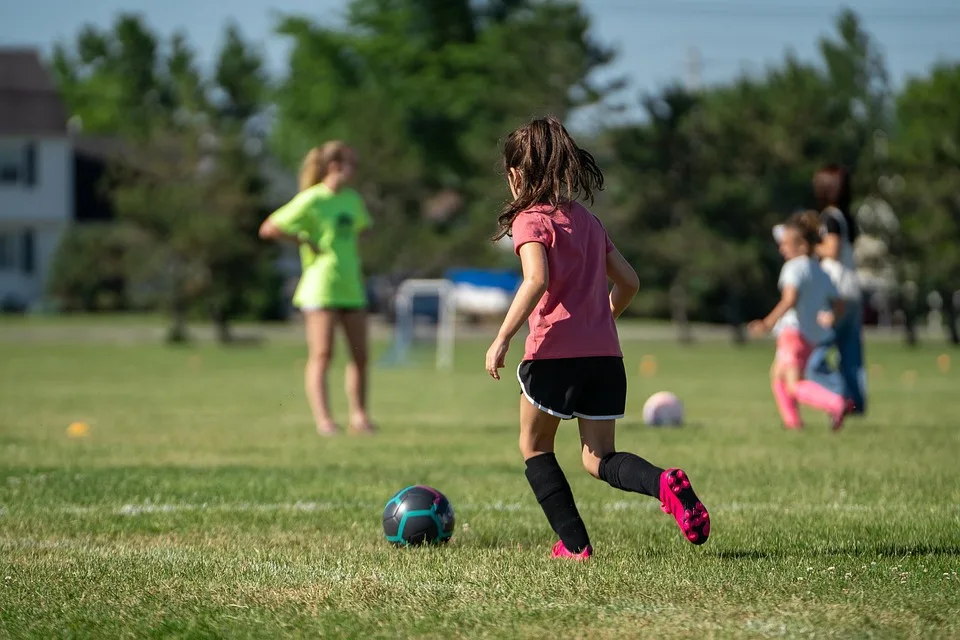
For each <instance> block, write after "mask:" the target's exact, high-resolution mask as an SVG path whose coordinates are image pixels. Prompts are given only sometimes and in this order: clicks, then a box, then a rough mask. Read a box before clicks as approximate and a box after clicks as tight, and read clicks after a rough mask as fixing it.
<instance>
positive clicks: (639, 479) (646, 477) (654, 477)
mask: <svg viewBox="0 0 960 640" xmlns="http://www.w3.org/2000/svg"><path fill="white" fill-rule="evenodd" d="M661 473H663V469H661V468H660V467H658V466H655V465H652V464H650V463H649V462H647V461H646V460H644V459H643V458H641V457H640V456H636V455H634V454H632V453H610V454H607V455H605V456H604V457H603V459H602V460H600V472H599V476H600V479H601V480H603V481H605V482H606V483H607V484H609V485H610V486H611V487H614V488H616V489H622V490H623V491H633V492H634V493H643V494H646V495H648V496H653V497H654V498H657V499H658V500H659V499H660V474H661Z"/></svg>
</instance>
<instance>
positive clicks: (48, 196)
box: [0, 49, 74, 307]
mask: <svg viewBox="0 0 960 640" xmlns="http://www.w3.org/2000/svg"><path fill="white" fill-rule="evenodd" d="M73 181H74V156H73V151H72V145H71V143H70V140H69V138H68V135H67V116H66V110H65V108H64V105H63V103H62V101H61V100H60V97H59V95H58V93H57V90H56V87H55V86H54V84H53V82H52V81H51V79H50V77H49V75H48V74H47V72H46V70H45V69H44V67H43V64H42V63H41V61H40V57H39V55H38V54H37V52H36V51H32V50H23V49H0V307H9V306H27V305H33V304H36V303H37V302H39V301H40V300H41V299H42V297H43V293H44V285H45V282H46V278H47V276H48V273H49V267H50V263H51V261H52V259H53V256H54V253H55V252H56V249H57V245H58V244H59V242H60V239H61V237H62V236H63V233H64V231H65V230H66V229H67V227H68V226H69V225H70V224H71V222H72V220H73V219H74V211H73V208H74V184H73Z"/></svg>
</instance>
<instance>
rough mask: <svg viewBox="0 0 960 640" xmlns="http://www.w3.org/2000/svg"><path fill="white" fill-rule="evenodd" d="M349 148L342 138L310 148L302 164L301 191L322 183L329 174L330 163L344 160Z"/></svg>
mask: <svg viewBox="0 0 960 640" xmlns="http://www.w3.org/2000/svg"><path fill="white" fill-rule="evenodd" d="M347 149H349V147H347V145H346V143H345V142H343V141H341V140H331V141H329V142H326V143H324V144H323V146H320V147H314V148H313V149H310V151H308V152H307V156H306V157H305V158H304V159H303V164H302V165H301V166H300V191H303V190H304V189H309V188H310V187H312V186H314V185H317V184H320V183H321V182H322V181H323V179H324V178H325V177H326V176H327V171H328V170H329V169H330V163H331V162H340V161H342V160H343V157H344V155H345V152H346V151H347Z"/></svg>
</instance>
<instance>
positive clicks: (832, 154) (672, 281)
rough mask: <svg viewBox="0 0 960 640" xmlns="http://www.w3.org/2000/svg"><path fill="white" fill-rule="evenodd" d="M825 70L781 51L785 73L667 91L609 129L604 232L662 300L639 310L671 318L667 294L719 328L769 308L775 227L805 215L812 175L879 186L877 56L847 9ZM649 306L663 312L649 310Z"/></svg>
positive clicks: (882, 110)
mask: <svg viewBox="0 0 960 640" xmlns="http://www.w3.org/2000/svg"><path fill="white" fill-rule="evenodd" d="M838 31H839V36H840V37H839V39H838V40H836V41H834V40H824V41H823V42H822V43H821V51H822V54H823V64H821V65H819V66H814V65H808V64H803V63H800V62H799V61H798V60H796V59H795V58H794V57H792V56H789V55H788V56H787V58H786V60H785V61H784V63H783V64H782V65H781V66H777V67H772V68H770V69H767V71H766V72H765V73H763V74H762V75H759V76H755V77H747V76H744V77H741V78H739V79H738V80H737V81H736V82H734V83H732V84H730V85H721V86H717V87H710V88H707V89H705V90H703V91H700V92H696V93H692V92H690V91H688V90H686V89H684V88H681V87H677V86H668V87H666V88H665V89H664V90H662V91H661V92H660V93H658V94H655V95H649V96H645V97H644V98H643V100H642V104H643V107H644V110H645V112H646V116H647V117H646V119H645V122H642V123H639V124H634V125H628V126H624V127H619V128H616V129H613V130H611V131H609V132H607V133H606V134H605V135H606V136H607V137H608V138H609V140H610V142H609V144H610V146H611V147H612V149H613V155H614V158H613V160H614V162H613V168H612V171H611V178H612V180H611V182H612V185H613V186H612V189H611V191H612V193H611V194H610V195H611V200H610V202H609V206H610V211H611V214H610V215H609V218H610V220H611V226H612V228H613V229H614V230H615V231H616V232H617V234H618V235H617V237H618V239H622V240H618V242H619V243H620V244H621V245H622V248H623V249H624V251H625V255H626V256H627V257H628V258H629V259H630V260H631V261H632V262H633V263H634V264H636V265H637V266H638V268H639V270H640V272H641V280H642V281H643V282H644V285H645V286H647V287H652V288H653V289H654V290H655V291H656V292H660V295H656V294H655V295H652V296H649V295H648V296H647V298H646V300H645V301H644V300H643V299H641V301H644V302H645V303H646V306H645V308H644V311H645V312H647V313H654V314H655V315H663V314H665V313H667V311H668V306H669V297H668V296H666V295H664V294H665V293H666V292H667V290H668V289H670V288H671V287H674V288H676V290H677V291H678V292H681V293H682V294H683V295H682V296H681V297H682V299H683V304H684V305H685V307H686V309H685V310H684V309H679V308H675V309H673V315H674V318H675V319H677V318H678V316H683V315H684V312H685V311H686V312H689V313H690V314H692V316H693V317H694V318H697V319H703V320H710V321H722V320H725V319H728V318H729V314H730V310H731V308H733V307H736V306H738V305H739V302H738V300H739V299H741V298H743V297H745V296H746V294H747V293H748V292H749V296H746V298H747V299H746V308H745V309H744V311H746V312H747V313H750V314H760V313H764V312H765V311H766V310H768V308H769V306H770V305H771V304H773V301H774V296H775V295H776V286H775V282H776V280H775V277H776V273H777V271H778V269H779V264H780V257H779V255H778V254H777V252H776V247H775V245H774V243H773V242H772V240H770V229H771V227H772V226H773V225H774V224H776V223H778V222H781V221H782V220H783V219H784V218H785V217H786V216H787V215H789V214H790V213H792V212H793V211H794V210H796V209H800V208H809V207H811V206H813V205H814V204H815V203H814V202H813V199H812V190H811V187H810V181H811V178H812V176H813V173H814V172H815V171H816V169H818V168H819V167H820V166H822V165H824V164H826V163H828V162H841V163H844V164H847V165H848V166H851V167H854V168H855V170H856V171H857V173H856V176H857V181H858V182H857V184H858V186H859V193H860V194H862V195H866V194H868V193H870V192H871V191H872V189H873V186H872V185H874V184H875V183H876V177H877V173H876V171H877V170H876V168H875V167H874V166H873V157H874V149H873V139H874V136H873V133H874V131H875V130H876V129H880V128H884V129H885V128H888V127H889V123H888V112H889V108H888V104H887V102H888V90H887V81H886V72H885V71H884V69H883V63H882V60H880V59H879V57H878V56H877V54H876V53H875V47H874V45H873V44H872V42H871V41H870V39H869V37H868V36H867V34H866V33H865V32H863V30H862V29H861V28H860V27H859V25H858V24H857V20H856V18H855V16H853V14H850V13H845V14H843V15H842V16H841V17H840V19H839V21H838ZM651 301H653V302H656V303H657V304H659V305H660V306H659V308H658V307H657V306H656V305H655V304H651Z"/></svg>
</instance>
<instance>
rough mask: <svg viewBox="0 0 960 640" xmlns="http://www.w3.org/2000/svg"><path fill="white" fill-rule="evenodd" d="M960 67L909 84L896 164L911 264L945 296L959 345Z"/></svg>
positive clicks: (952, 336) (951, 332)
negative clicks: (959, 109) (959, 190)
mask: <svg viewBox="0 0 960 640" xmlns="http://www.w3.org/2000/svg"><path fill="white" fill-rule="evenodd" d="M958 100H960V64H940V65H938V66H936V67H935V68H934V69H933V71H932V73H931V74H930V76H929V77H927V78H914V79H912V80H911V81H910V82H908V83H907V86H906V88H905V89H904V90H903V92H902V93H901V95H900V96H899V99H898V100H897V123H898V130H897V132H896V136H895V138H894V141H893V144H892V156H893V159H892V162H893V163H894V165H895V167H896V168H897V169H898V170H899V172H900V177H901V179H902V180H901V181H900V182H901V183H902V185H903V189H902V191H901V192H900V194H899V198H898V206H899V209H900V210H901V211H902V214H901V222H902V228H903V234H904V241H905V253H906V258H907V260H908V261H909V262H910V263H912V264H913V265H915V267H916V271H917V275H918V276H919V281H920V282H919V284H920V286H921V290H931V289H932V290H934V291H937V292H939V293H940V295H941V297H942V299H943V303H944V312H945V314H944V315H945V320H946V327H945V329H946V332H947V337H948V340H949V341H950V342H951V343H952V344H954V345H957V344H960V336H958V332H957V313H958V309H957V308H956V305H955V300H954V292H955V291H957V290H960V200H958V198H957V185H958V184H960V113H958V112H957V109H956V108H955V106H956V104H957V101H958Z"/></svg>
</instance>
